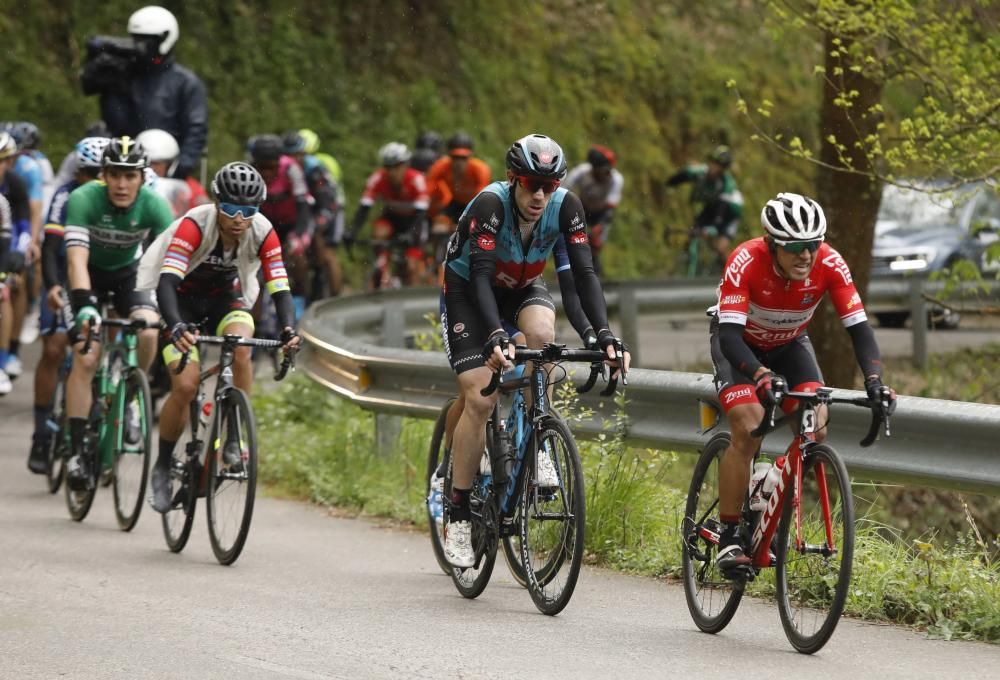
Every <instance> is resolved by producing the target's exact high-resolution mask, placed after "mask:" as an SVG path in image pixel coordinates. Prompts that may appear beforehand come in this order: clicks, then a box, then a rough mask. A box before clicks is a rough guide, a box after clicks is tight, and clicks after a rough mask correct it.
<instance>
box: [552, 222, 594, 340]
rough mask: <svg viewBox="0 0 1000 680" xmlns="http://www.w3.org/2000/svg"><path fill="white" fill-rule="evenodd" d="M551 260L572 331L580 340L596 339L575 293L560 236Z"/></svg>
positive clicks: (562, 239) (573, 282) (564, 242)
mask: <svg viewBox="0 0 1000 680" xmlns="http://www.w3.org/2000/svg"><path fill="white" fill-rule="evenodd" d="M552 258H553V260H555V265H556V276H557V277H558V278H559V292H560V293H561V294H562V303H563V311H564V312H565V313H566V318H568V319H569V322H570V324H572V326H573V329H574V330H575V331H576V332H577V334H579V336H580V338H581V339H583V340H584V341H586V339H587V335H588V334H591V335H594V337H596V332H595V331H594V327H593V326H592V325H591V324H590V321H588V320H587V315H586V314H584V312H583V306H582V305H581V304H580V296H579V295H578V294H577V292H576V281H575V280H574V279H573V270H572V268H571V267H570V264H569V255H568V254H567V253H566V240H565V239H564V238H563V236H562V234H560V235H559V238H557V239H556V245H555V247H554V248H553V249H552Z"/></svg>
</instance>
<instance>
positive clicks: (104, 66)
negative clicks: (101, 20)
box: [80, 35, 144, 95]
mask: <svg viewBox="0 0 1000 680" xmlns="http://www.w3.org/2000/svg"><path fill="white" fill-rule="evenodd" d="M143 53H144V50H143V47H142V46H141V45H140V44H139V43H137V42H136V41H135V39H133V38H118V37H115V36H108V35H95V36H94V37H92V38H90V39H89V40H87V59H86V61H84V63H83V69H82V70H81V71H80V83H81V85H83V93H84V94H85V95H92V94H99V93H101V92H107V91H109V90H123V89H126V88H127V87H128V81H129V79H130V77H131V76H132V74H133V73H134V72H135V70H136V66H137V65H138V63H139V61H140V59H141V58H142V57H143Z"/></svg>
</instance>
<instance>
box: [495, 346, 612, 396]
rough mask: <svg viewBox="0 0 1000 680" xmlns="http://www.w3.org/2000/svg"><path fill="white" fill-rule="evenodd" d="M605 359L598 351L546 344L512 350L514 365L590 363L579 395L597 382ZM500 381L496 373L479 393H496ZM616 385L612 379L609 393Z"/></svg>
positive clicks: (605, 392) (604, 393)
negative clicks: (531, 363)
mask: <svg viewBox="0 0 1000 680" xmlns="http://www.w3.org/2000/svg"><path fill="white" fill-rule="evenodd" d="M606 358H607V355H606V354H605V353H604V352H602V351H601V350H599V349H582V348H581V349H567V347H566V346H565V345H557V344H555V343H547V344H546V345H545V346H544V347H542V349H528V348H527V347H523V346H519V347H517V348H515V350H514V363H515V364H524V363H527V362H529V361H530V362H533V363H537V364H549V363H561V362H563V361H581V362H582V361H585V362H588V363H590V364H591V368H590V377H589V378H588V379H587V383H586V384H585V385H584V386H583V387H581V388H577V392H578V393H581V394H582V393H583V392H586V391H587V390H589V389H590V388H592V387H593V386H594V383H595V382H596V381H597V375H596V373H601V372H602V371H603V365H604V360H605V359H606ZM502 381H503V372H502V371H497V372H496V373H494V374H493V378H492V379H491V380H490V384H489V385H487V386H486V387H484V388H483V389H481V390H480V391H479V393H480V394H481V395H483V396H484V397H488V396H490V395H491V394H493V393H494V392H496V391H497V388H498V387H500V384H501V383H502ZM617 384H618V381H617V379H615V378H612V379H611V381H610V382H609V383H608V388H609V389H610V390H611V392H614V389H615V387H617ZM601 394H602V395H604V396H607V394H609V392H608V391H607V390H605V391H604V392H601Z"/></svg>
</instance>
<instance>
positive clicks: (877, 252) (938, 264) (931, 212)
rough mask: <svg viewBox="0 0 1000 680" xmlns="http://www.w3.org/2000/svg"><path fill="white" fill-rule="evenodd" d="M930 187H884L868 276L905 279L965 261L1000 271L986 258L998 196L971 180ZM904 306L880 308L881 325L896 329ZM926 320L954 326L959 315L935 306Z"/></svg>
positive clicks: (999, 229) (998, 230)
mask: <svg viewBox="0 0 1000 680" xmlns="http://www.w3.org/2000/svg"><path fill="white" fill-rule="evenodd" d="M925 186H926V188H927V189H929V190H930V191H926V190H925V191H920V190H917V189H903V188H900V187H897V186H894V185H887V186H886V187H885V188H884V189H883V190H882V203H881V205H880V207H879V213H878V218H877V220H876V223H875V240H874V243H873V246H872V269H871V276H872V279H876V278H903V277H905V276H906V275H907V274H909V273H913V272H920V273H931V272H938V271H941V270H943V269H945V268H950V267H953V266H954V265H955V264H957V263H958V262H961V261H963V260H964V261H968V262H971V263H973V264H975V266H976V267H977V268H978V269H979V271H980V272H982V273H984V274H985V273H991V272H996V271H998V270H1000V262H997V261H995V260H994V261H992V262H990V261H987V257H986V249H987V248H988V247H989V245H990V244H991V243H993V242H995V241H996V240H997V239H998V237H1000V196H998V195H997V191H996V189H995V188H993V187H990V186H986V184H985V183H982V182H980V183H974V184H970V185H967V186H965V187H963V188H961V189H957V190H954V191H950V192H946V193H934V191H933V190H934V189H935V188H936V187H940V186H941V185H934V184H927V185H925ZM909 316H910V313H909V311H908V310H903V309H898V310H897V309H893V310H879V311H876V312H875V317H876V318H877V319H878V321H879V324H880V325H882V326H885V327H889V328H899V327H901V326H902V325H903V324H904V323H905V322H906V319H907V318H908V317H909ZM930 317H931V318H930V322H931V323H932V324H933V325H935V326H939V327H943V328H957V327H958V324H959V321H960V316H959V314H957V313H955V312H950V311H948V310H945V309H940V308H936V309H934V310H932V311H931V313H930Z"/></svg>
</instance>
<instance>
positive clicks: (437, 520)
mask: <svg viewBox="0 0 1000 680" xmlns="http://www.w3.org/2000/svg"><path fill="white" fill-rule="evenodd" d="M454 403H455V400H454V399H449V400H448V403H446V404H445V405H444V407H443V408H442V409H441V413H440V414H438V418H437V422H435V423H434V434H433V435H432V436H431V448H430V451H428V453H427V483H426V484H425V485H424V491H425V492H426V493H425V496H424V497H425V498H426V499H427V503H426V505H427V526H428V527H429V529H430V535H431V547H432V548H433V549H434V559H436V560H437V563H438V566H439V567H441V571H443V572H444V573H446V574H450V573H451V569H452V566H451V565H450V564H449V563H448V560H447V559H445V556H444V517H443V516H440V515H439V516H435V510H434V509H432V508H431V504H430V491H431V479H432V478H433V477H434V473H435V472H437V469H438V467H440V465H441V462H442V461H443V460H444V457H445V447H444V441H445V429H446V426H447V423H448V411H449V410H450V409H451V405H452V404H454ZM446 464H450V461H448V462H447V463H446ZM440 502H441V503H442V504H443V503H444V499H443V498H442V499H441V501H440Z"/></svg>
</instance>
